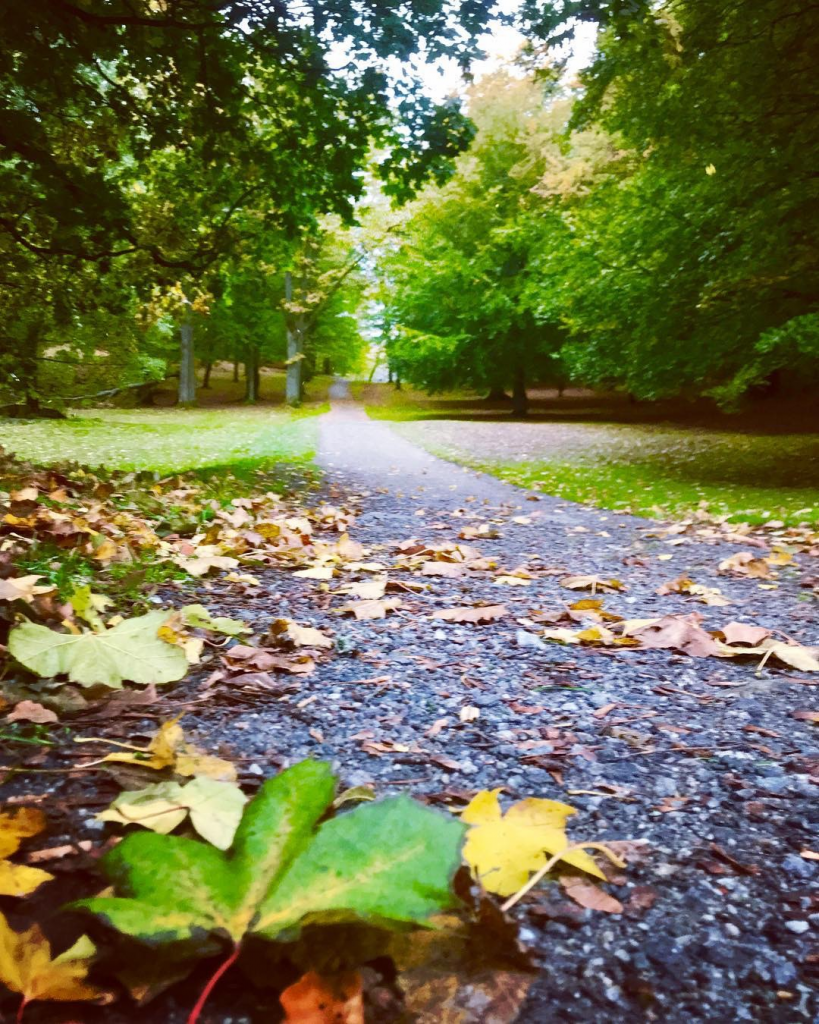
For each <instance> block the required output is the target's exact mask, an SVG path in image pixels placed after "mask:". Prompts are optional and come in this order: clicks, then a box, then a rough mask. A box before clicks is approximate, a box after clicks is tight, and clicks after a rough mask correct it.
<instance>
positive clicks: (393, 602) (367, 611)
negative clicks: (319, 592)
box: [335, 597, 403, 621]
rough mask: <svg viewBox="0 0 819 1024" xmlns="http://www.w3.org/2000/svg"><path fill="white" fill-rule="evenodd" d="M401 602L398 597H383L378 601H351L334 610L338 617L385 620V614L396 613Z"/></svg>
mask: <svg viewBox="0 0 819 1024" xmlns="http://www.w3.org/2000/svg"><path fill="white" fill-rule="evenodd" d="M402 604H403V602H402V601H401V598H400V597H385V598H383V599H382V600H380V601H351V602H350V603H349V604H343V605H342V606H341V607H340V608H336V609H335V610H336V612H338V614H339V615H354V616H355V617H356V619H358V620H359V621H360V620H362V619H385V618H386V617H387V612H394V611H397V610H398V609H399V608H400V607H401V605H402Z"/></svg>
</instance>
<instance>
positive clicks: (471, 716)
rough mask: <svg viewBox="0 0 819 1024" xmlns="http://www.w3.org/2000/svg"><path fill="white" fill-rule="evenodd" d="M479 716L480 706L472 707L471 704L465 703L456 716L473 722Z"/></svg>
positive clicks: (464, 720) (463, 720)
mask: <svg viewBox="0 0 819 1024" xmlns="http://www.w3.org/2000/svg"><path fill="white" fill-rule="evenodd" d="M480 716H481V711H480V708H476V707H473V706H472V705H471V704H467V705H466V707H463V708H461V710H460V711H459V712H458V717H459V718H460V720H461V721H462V722H474V721H475V719H476V718H480Z"/></svg>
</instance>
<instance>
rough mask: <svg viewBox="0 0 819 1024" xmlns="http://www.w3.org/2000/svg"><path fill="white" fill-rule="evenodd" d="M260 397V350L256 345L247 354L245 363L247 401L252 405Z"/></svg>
mask: <svg viewBox="0 0 819 1024" xmlns="http://www.w3.org/2000/svg"><path fill="white" fill-rule="evenodd" d="M258 399H259V352H258V350H257V349H256V348H255V347H254V348H251V349H250V351H249V352H248V354H247V362H246V363H245V401H246V402H249V403H250V404H251V405H252V404H253V403H254V402H257V401H258Z"/></svg>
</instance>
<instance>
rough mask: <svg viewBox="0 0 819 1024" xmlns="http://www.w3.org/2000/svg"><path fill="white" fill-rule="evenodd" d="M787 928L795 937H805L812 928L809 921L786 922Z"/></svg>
mask: <svg viewBox="0 0 819 1024" xmlns="http://www.w3.org/2000/svg"><path fill="white" fill-rule="evenodd" d="M785 927H786V928H787V929H788V931H789V932H793V934H794V935H804V934H805V932H806V931H807V930H808V929H809V928H810V925H809V924H808V922H807V921H786V922H785Z"/></svg>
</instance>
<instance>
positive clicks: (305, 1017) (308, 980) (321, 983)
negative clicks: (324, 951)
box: [279, 971, 364, 1024]
mask: <svg viewBox="0 0 819 1024" xmlns="http://www.w3.org/2000/svg"><path fill="white" fill-rule="evenodd" d="M279 1000H280V1002H281V1004H282V1008H283V1009H284V1024H364V994H363V989H362V984H361V975H360V974H359V973H358V971H346V972H345V973H344V974H335V975H332V976H325V977H322V976H321V975H319V974H316V973H315V972H314V971H310V972H309V973H308V974H304V975H302V977H301V978H299V980H298V981H297V982H295V983H294V984H292V985H290V986H289V987H288V988H286V989H285V990H284V991H283V992H282V994H281V995H280V996H279Z"/></svg>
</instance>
